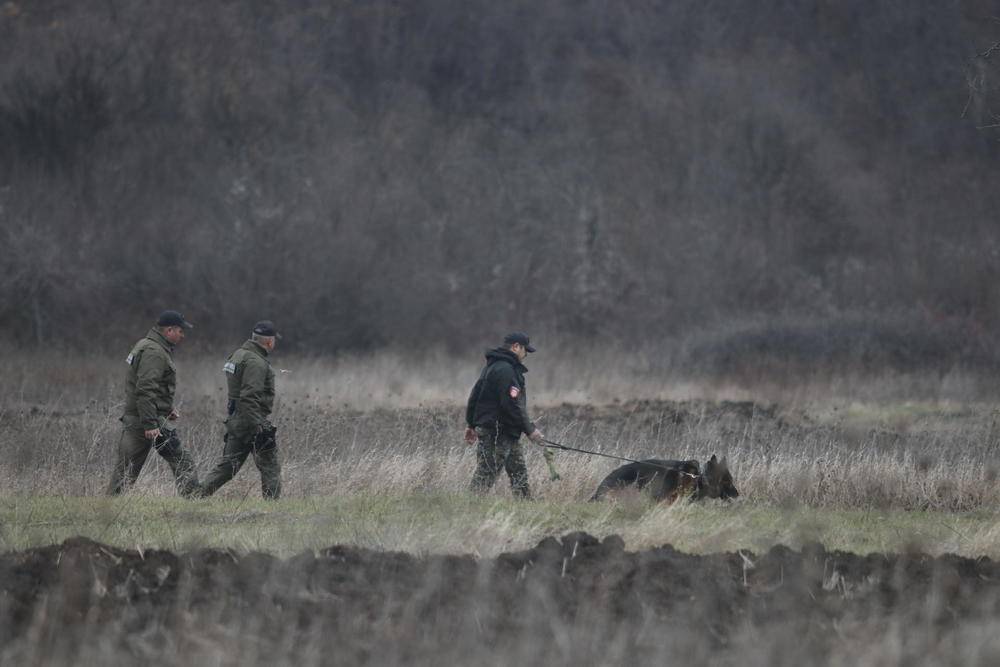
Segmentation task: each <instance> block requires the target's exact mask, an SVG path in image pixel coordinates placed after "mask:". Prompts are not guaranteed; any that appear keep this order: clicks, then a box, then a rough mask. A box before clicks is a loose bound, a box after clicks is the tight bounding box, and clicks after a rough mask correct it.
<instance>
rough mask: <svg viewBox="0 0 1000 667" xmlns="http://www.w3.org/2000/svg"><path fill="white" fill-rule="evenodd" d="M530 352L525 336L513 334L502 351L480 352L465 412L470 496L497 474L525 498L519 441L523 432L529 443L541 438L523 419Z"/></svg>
mask: <svg viewBox="0 0 1000 667" xmlns="http://www.w3.org/2000/svg"><path fill="white" fill-rule="evenodd" d="M534 351H535V348H534V347H532V346H531V343H530V341H529V340H528V336H527V334H524V333H519V332H515V333H512V334H509V335H507V336H506V337H505V338H504V339H503V346H501V347H498V348H496V349H494V350H489V351H488V352H487V353H486V366H485V368H483V371H482V373H480V375H479V380H477V381H476V384H475V386H473V387H472V392H471V393H470V394H469V402H468V406H467V407H466V411H465V422H466V426H467V427H466V429H465V441H466V442H467V443H469V444H470V445H471V444H473V443H476V459H477V463H476V471H475V473H474V474H473V476H472V483H471V484H470V489H471V490H472V491H473V492H477V493H482V492H484V491H486V490H488V489H490V488H491V487H492V486H493V484H494V482H496V479H497V476H498V475H499V474H500V470H501V469H503V470H506V471H507V476H508V477H510V487H511V489H512V490H513V492H514V495H516V496H519V497H521V498H530V497H531V491H530V489H529V488H528V469H527V467H526V466H525V463H524V452H523V450H522V449H521V443H520V437H521V434H522V433H524V434H526V435H527V436H528V437H529V438H531V439H532V440H534V441H535V442H540V441H541V440H542V439H543V436H542V432H541V431H539V430H538V429H537V428H536V427H535V425H534V424H533V423H532V421H531V419H529V418H528V396H527V392H526V391H525V383H524V374H525V373H527V372H528V369H527V368H526V367H525V366H524V364H523V363H522V362H523V361H524V359H525V357H527V356H528V353H530V352H534Z"/></svg>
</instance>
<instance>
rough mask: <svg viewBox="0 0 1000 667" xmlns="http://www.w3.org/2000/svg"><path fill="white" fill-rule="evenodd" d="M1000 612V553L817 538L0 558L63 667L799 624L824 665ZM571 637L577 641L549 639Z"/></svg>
mask: <svg viewBox="0 0 1000 667" xmlns="http://www.w3.org/2000/svg"><path fill="white" fill-rule="evenodd" d="M998 619H1000V563H996V562H993V561H992V560H990V559H988V558H979V559H970V558H963V557H958V556H952V555H944V556H939V557H931V556H928V555H925V554H921V553H904V554H871V555H867V556H860V555H855V554H850V553H844V552H840V551H827V550H826V549H825V548H824V547H823V546H822V545H820V544H808V545H806V546H805V547H804V548H803V549H802V550H801V551H794V550H792V549H789V548H787V547H784V546H776V547H774V548H772V549H771V550H769V551H768V552H767V553H764V554H760V555H757V554H753V553H750V552H746V551H742V552H736V553H718V554H709V555H692V554H687V553H682V552H680V551H677V550H675V549H674V548H672V547H671V546H670V545H664V546H662V547H659V548H656V549H650V550H646V551H641V552H629V551H626V550H625V544H624V542H623V540H622V539H621V538H620V537H618V536H615V535H612V536H609V537H606V538H604V539H603V540H599V539H598V538H596V537H594V536H592V535H589V534H586V533H570V534H567V535H564V536H562V537H561V538H558V539H557V538H554V537H549V538H546V539H544V540H542V541H541V542H539V543H538V544H537V545H536V546H534V547H532V548H530V549H526V550H522V551H516V552H511V553H504V554H501V555H500V556H499V557H497V558H496V559H476V558H474V557H473V556H469V555H465V556H451V555H427V556H417V555H412V554H408V553H401V552H383V551H373V550H369V549H364V548H359V547H353V546H343V545H339V546H331V547H329V548H326V549H322V550H319V551H317V552H303V553H301V554H298V555H296V556H293V557H291V558H288V559H284V560H283V559H279V558H276V557H274V556H272V555H269V554H266V553H260V552H250V553H238V552H235V551H232V550H219V549H193V550H189V551H185V552H181V553H173V552H170V551H163V550H157V549H150V550H138V549H119V548H115V547H111V546H108V545H103V544H100V543H98V542H94V541H92V540H89V539H86V538H73V539H69V540H66V541H65V542H63V543H62V544H59V545H51V546H46V547H40V548H35V549H30V550H27V551H20V552H9V553H5V554H2V555H0V631H2V633H3V634H4V635H6V636H7V637H10V638H11V643H9V644H8V646H7V648H6V652H5V653H3V654H2V657H12V656H13V657H24V656H25V655H27V654H26V653H25V651H29V650H36V651H38V650H42V651H43V656H41V657H43V658H45V659H49V660H52V661H54V662H56V663H58V662H60V656H61V655H64V654H65V655H67V656H70V655H72V656H77V655H78V654H79V651H80V650H81V647H83V649H87V648H88V647H91V646H92V644H91V643H92V642H94V641H96V640H95V636H97V635H100V634H101V633H104V635H107V636H105V637H104V639H102V642H103V643H102V646H103V647H104V648H103V649H102V650H105V651H107V650H111V649H108V647H113V655H114V656H117V658H119V659H122V660H126V659H136V658H141V659H144V660H147V661H151V662H154V663H157V664H163V663H171V660H172V658H171V659H165V658H164V654H163V653H162V650H163V649H164V647H168V646H169V647H173V648H172V649H171V650H172V652H171V653H170V654H169V655H171V656H175V657H179V656H181V655H189V654H190V653H191V652H192V651H193V652H194V653H195V654H197V655H200V653H199V651H201V650H202V649H200V648H199V647H204V646H206V645H213V646H226V645H227V644H226V642H227V641H233V638H234V637H245V636H246V633H250V634H251V635H252V636H253V638H254V644H253V645H254V646H255V653H254V659H253V660H250V662H254V661H257V662H259V663H261V664H262V663H263V662H267V661H273V660H277V661H279V662H287V661H306V662H308V661H309V656H313V655H315V656H319V655H324V651H336V652H337V655H338V656H340V657H341V658H342V659H343V661H345V662H369V661H373V660H378V661H386V662H390V663H397V662H406V661H412V660H417V661H423V660H427V661H433V660H438V659H441V658H442V657H445V658H447V657H449V656H450V657H451V658H452V659H459V657H460V656H461V655H464V654H465V653H464V652H465V651H468V650H471V649H473V648H474V647H483V646H486V647H493V649H494V650H496V649H497V647H503V646H508V647H517V646H524V645H532V646H536V647H544V648H542V649H540V650H537V651H536V652H534V653H532V654H531V656H530V657H528V658H524V657H521V658H518V659H522V660H527V662H528V663H530V664H534V663H535V661H536V660H541V659H543V658H544V659H545V660H548V659H557V660H565V659H566V658H567V655H566V651H569V652H570V653H571V654H572V653H573V652H574V651H576V650H579V651H580V655H579V656H576V657H575V658H574V659H576V660H582V661H583V662H584V664H589V663H590V662H591V660H592V659H596V658H597V657H598V656H599V655H600V654H599V652H595V651H599V648H600V647H601V646H604V647H607V646H613V645H618V644H620V643H621V642H622V641H624V642H625V643H626V644H627V645H628V646H629V647H630V650H638V649H641V648H643V647H646V649H648V650H654V649H656V650H659V649H661V648H663V646H664V642H666V643H667V644H669V645H670V646H672V647H675V648H676V647H677V646H687V645H688V644H690V647H689V649H688V650H689V651H695V652H696V653H697V652H698V651H702V652H703V654H704V655H703V657H704V658H705V659H708V657H709V656H710V655H716V656H717V652H718V651H723V652H725V651H727V650H732V651H736V650H737V647H738V646H740V645H741V642H742V641H743V639H741V638H745V637H746V636H747V633H753V634H754V635H755V636H756V637H757V639H758V640H760V638H761V637H762V636H763V637H766V636H770V635H775V634H776V633H777V634H781V635H787V634H788V633H792V634H794V635H796V636H798V637H801V638H802V641H803V642H804V645H808V646H809V651H810V654H811V656H812V657H813V658H815V657H816V656H817V655H819V656H823V655H827V654H829V652H830V651H832V650H834V648H835V646H836V645H837V643H838V641H840V640H839V639H838V637H839V633H841V632H842V628H844V627H853V628H855V629H856V631H857V632H859V633H861V634H862V635H868V634H872V633H875V635H877V633H879V632H885V631H887V630H888V629H889V627H890V624H891V623H905V624H911V625H914V626H915V627H916V626H919V627H921V628H924V629H925V630H926V632H927V633H928V634H927V637H928V641H930V638H936V640H935V641H938V642H940V640H941V638H942V637H944V636H945V635H947V634H948V633H949V632H950V631H951V628H953V627H954V624H955V623H956V622H968V621H975V622H977V623H983V622H995V621H997V620H998ZM559 633H562V634H563V635H565V637H568V638H569V640H567V642H568V643H564V644H563V645H559V644H558V643H557V644H555V645H554V644H553V642H552V637H553V636H557V637H558V636H560V634H559ZM137 635H141V636H143V637H145V640H144V642H143V643H141V644H136V642H135V641H134V639H135V637H136V636H137ZM289 636H294V637H298V638H299V639H298V640H296V641H290V640H289ZM456 638H460V639H456ZM38 640H42V643H41V644H37V643H33V642H37V641H38ZM615 642H618V644H615ZM32 646H34V647H35V648H31V647H32ZM39 646H41V647H42V648H41V649H39V648H38V647H39ZM587 646H589V647H590V648H585V647H587ZM574 647H578V648H574ZM595 647H596V648H595ZM706 647H713V648H712V650H711V651H709V649H708V648H706ZM220 650H221V649H220ZM921 650H926V649H921ZM18 651H20V653H19V652H18ZM553 651H555V653H553ZM713 652H715V653H713ZM518 655H519V654H518ZM692 655H695V654H692ZM915 655H917V656H918V657H919V652H918V653H916V654H915ZM36 657H38V656H36ZM105 657H107V656H105ZM511 657H512V656H509V655H506V654H505V657H504V661H505V660H506V659H508V658H511ZM515 657H516V656H515ZM612 657H613V656H607V655H605V656H603V657H602V659H611V658H612ZM244 658H246V655H244ZM713 659H714V658H713ZM113 661H114V660H112V662H113ZM640 662H641V661H640ZM171 664H172V663H171Z"/></svg>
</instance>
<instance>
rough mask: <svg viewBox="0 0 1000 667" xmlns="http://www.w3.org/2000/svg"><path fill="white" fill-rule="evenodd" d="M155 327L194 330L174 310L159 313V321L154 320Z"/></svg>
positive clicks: (191, 325) (192, 326)
mask: <svg viewBox="0 0 1000 667" xmlns="http://www.w3.org/2000/svg"><path fill="white" fill-rule="evenodd" d="M156 326H158V327H183V328H185V329H194V325H193V324H191V323H190V322H188V321H187V320H185V319H184V316H183V315H181V314H180V313H178V312H177V311H176V310H165V311H163V312H162V313H160V317H159V319H157V320H156Z"/></svg>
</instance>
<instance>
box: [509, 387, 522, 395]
mask: <svg viewBox="0 0 1000 667" xmlns="http://www.w3.org/2000/svg"><path fill="white" fill-rule="evenodd" d="M508 393H509V394H510V397H511V398H517V397H518V396H520V395H521V390H520V389H518V388H517V386H516V385H511V386H510V391H509V392H508Z"/></svg>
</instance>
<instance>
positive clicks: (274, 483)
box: [201, 426, 281, 500]
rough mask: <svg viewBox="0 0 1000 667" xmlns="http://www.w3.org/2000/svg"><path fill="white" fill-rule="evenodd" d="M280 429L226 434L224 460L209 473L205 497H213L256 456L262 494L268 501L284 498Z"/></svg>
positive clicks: (272, 428) (203, 492)
mask: <svg viewBox="0 0 1000 667" xmlns="http://www.w3.org/2000/svg"><path fill="white" fill-rule="evenodd" d="M276 433H277V429H275V428H274V427H273V426H268V427H266V428H265V429H264V430H263V431H261V432H260V433H254V434H250V435H249V436H243V437H238V436H236V435H235V434H233V433H226V435H225V437H224V440H223V442H224V445H223V448H222V457H221V458H220V459H219V462H218V463H216V465H215V468H213V469H212V471H211V472H209V473H208V476H207V477H206V478H205V481H204V483H203V484H202V485H201V495H202V496H210V495H212V494H213V493H215V492H216V491H218V490H219V487H221V486H222V485H223V484H225V483H226V482H228V481H229V480H231V479H232V478H233V477H235V476H236V473H238V472H239V471H240V468H242V467H243V464H244V463H246V460H247V457H249V456H250V455H251V454H253V462H254V463H255V464H256V465H257V470H258V471H260V490H261V494H262V495H263V496H264V498H268V499H271V500H276V499H277V498H278V497H280V496H281V463H280V462H279V461H278V441H277V439H276Z"/></svg>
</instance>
